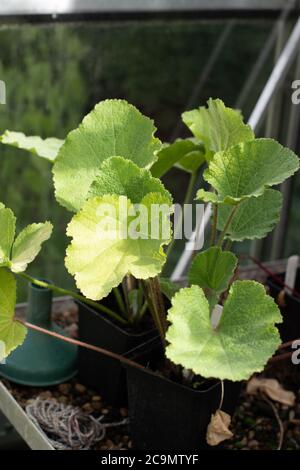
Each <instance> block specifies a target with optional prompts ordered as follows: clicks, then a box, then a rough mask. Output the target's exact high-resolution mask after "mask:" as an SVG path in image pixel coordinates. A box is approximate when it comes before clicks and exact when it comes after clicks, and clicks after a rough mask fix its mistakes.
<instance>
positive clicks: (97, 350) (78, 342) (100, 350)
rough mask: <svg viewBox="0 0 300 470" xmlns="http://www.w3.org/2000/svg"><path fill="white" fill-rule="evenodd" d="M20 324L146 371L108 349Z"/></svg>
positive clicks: (23, 322)
mask: <svg viewBox="0 0 300 470" xmlns="http://www.w3.org/2000/svg"><path fill="white" fill-rule="evenodd" d="M16 321H18V322H19V323H21V324H22V325H24V326H26V327H27V328H30V329H31V330H36V331H39V332H41V333H44V334H46V335H48V336H53V337H54V338H58V339H60V340H62V341H65V342H66V343H71V344H75V345H76V346H80V347H82V348H85V349H90V350H91V351H96V352H98V353H100V354H104V355H105V356H108V357H112V358H113V359H117V360H118V361H120V362H122V363H123V364H127V365H129V366H132V367H137V368H138V369H142V370H145V367H144V366H142V365H141V364H139V363H137V362H134V361H132V360H130V359H128V358H127V357H124V356H121V355H120V354H117V353H114V352H112V351H108V350H107V349H103V348H99V347H98V346H94V345H93V344H88V343H84V342H83V341H79V340H77V339H73V338H69V337H68V336H64V335H61V334H59V333H56V332H55V331H52V330H47V329H45V328H42V327H40V326H37V325H34V324H32V323H29V322H27V321H21V320H20V319H17V320H16Z"/></svg>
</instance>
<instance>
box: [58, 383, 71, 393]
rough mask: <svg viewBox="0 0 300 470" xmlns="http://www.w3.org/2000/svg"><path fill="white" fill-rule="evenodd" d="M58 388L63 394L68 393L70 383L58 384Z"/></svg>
mask: <svg viewBox="0 0 300 470" xmlns="http://www.w3.org/2000/svg"><path fill="white" fill-rule="evenodd" d="M58 390H59V391H60V393H62V394H63V395H68V393H69V392H70V390H71V384H68V383H67V384H60V385H59V386H58Z"/></svg>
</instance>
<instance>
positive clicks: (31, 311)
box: [0, 283, 77, 387]
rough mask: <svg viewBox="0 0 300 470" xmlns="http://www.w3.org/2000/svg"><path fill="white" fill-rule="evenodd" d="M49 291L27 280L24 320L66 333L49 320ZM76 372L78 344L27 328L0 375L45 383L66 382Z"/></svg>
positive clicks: (33, 383)
mask: <svg viewBox="0 0 300 470" xmlns="http://www.w3.org/2000/svg"><path fill="white" fill-rule="evenodd" d="M51 310H52V291H51V290H49V289H46V288H43V287H39V286H36V285H34V284H31V283H30V284H29V296H28V308H27V313H26V320H27V321H28V322H29V323H33V324H35V325H37V326H40V327H42V328H45V329H47V330H51V331H55V332H56V333H59V334H61V335H64V336H67V335H66V333H65V332H64V331H63V330H62V329H61V328H60V327H59V326H58V325H56V324H55V323H53V322H52V321H51ZM76 372H77V347H76V346H74V345H73V344H70V343H67V342H65V341H62V340H60V339H58V338H54V337H53V336H49V335H46V334H45V333H41V332H39V331H35V330H32V329H29V330H28V333H27V336H26V339H25V341H24V343H23V344H22V346H20V347H18V348H17V349H16V350H15V351H13V352H12V353H11V354H10V355H9V356H8V357H7V358H6V361H5V363H4V364H1V365H0V375H1V376H2V377H4V378H6V379H8V380H10V381H11V382H15V383H17V384H21V385H28V386H31V387H45V386H49V385H56V384H59V383H62V382H66V381H68V380H69V379H71V378H72V377H73V376H74V375H75V374H76Z"/></svg>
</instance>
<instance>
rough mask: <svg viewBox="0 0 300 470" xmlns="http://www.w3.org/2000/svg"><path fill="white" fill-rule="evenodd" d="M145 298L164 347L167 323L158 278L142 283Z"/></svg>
mask: <svg viewBox="0 0 300 470" xmlns="http://www.w3.org/2000/svg"><path fill="white" fill-rule="evenodd" d="M143 286H144V292H145V297H146V300H147V304H148V306H149V310H150V312H151V315H152V318H153V321H154V323H155V325H156V328H157V329H158V331H159V334H160V337H161V340H162V342H163V345H164V346H165V345H166V339H165V334H166V329H167V322H166V314H165V309H164V302H163V298H162V295H161V291H160V287H159V281H158V278H157V277H155V278H150V279H147V281H145V282H144V283H143Z"/></svg>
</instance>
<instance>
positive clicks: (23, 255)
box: [10, 222, 52, 273]
mask: <svg viewBox="0 0 300 470" xmlns="http://www.w3.org/2000/svg"><path fill="white" fill-rule="evenodd" d="M51 233H52V224H51V223H50V222H44V223H39V224H31V225H28V226H27V227H26V228H24V230H22V232H20V233H19V235H18V236H17V238H16V240H15V241H14V244H13V247H12V257H11V262H10V268H11V270H12V271H13V272H16V273H17V272H21V271H25V270H26V268H27V266H28V264H29V263H31V262H32V261H33V260H34V259H35V258H36V256H37V255H38V253H39V252H40V250H41V246H42V243H44V242H45V241H46V240H48V239H49V238H50V236H51Z"/></svg>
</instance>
